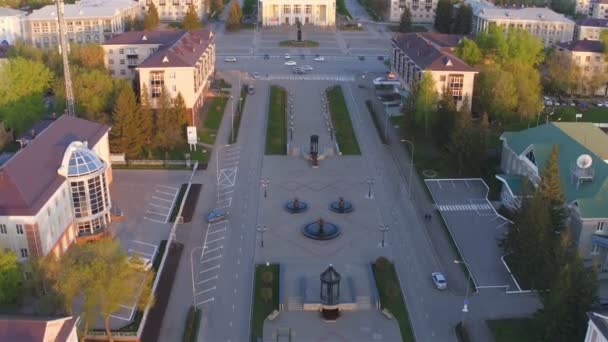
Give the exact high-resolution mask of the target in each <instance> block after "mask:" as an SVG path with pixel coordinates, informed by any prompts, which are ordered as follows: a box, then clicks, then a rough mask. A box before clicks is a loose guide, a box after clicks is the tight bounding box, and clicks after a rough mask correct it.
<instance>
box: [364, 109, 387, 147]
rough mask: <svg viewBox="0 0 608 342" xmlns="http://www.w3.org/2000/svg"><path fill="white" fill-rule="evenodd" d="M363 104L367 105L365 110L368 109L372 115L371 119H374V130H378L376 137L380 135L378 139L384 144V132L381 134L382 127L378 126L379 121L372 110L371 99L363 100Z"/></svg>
mask: <svg viewBox="0 0 608 342" xmlns="http://www.w3.org/2000/svg"><path fill="white" fill-rule="evenodd" d="M365 105H366V106H367V110H368V111H369V114H370V115H371V116H372V121H374V126H376V132H378V137H380V140H381V141H382V143H383V144H384V145H386V137H385V136H384V134H382V127H381V126H380V122H379V121H378V120H379V119H378V116H377V113H376V111H375V110H374V107H373V105H372V101H371V100H367V101H365Z"/></svg>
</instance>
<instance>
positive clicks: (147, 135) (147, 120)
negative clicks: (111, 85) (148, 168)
mask: <svg viewBox="0 0 608 342" xmlns="http://www.w3.org/2000/svg"><path fill="white" fill-rule="evenodd" d="M138 113H139V115H140V118H139V125H140V126H141V133H142V135H143V137H144V145H145V149H146V150H147V151H148V153H150V152H151V150H150V148H151V147H152V146H153V141H152V139H154V111H153V110H152V107H151V106H150V97H149V95H148V88H147V87H146V85H145V84H144V86H143V87H142V88H141V96H140V98H139V110H138Z"/></svg>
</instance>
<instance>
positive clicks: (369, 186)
mask: <svg viewBox="0 0 608 342" xmlns="http://www.w3.org/2000/svg"><path fill="white" fill-rule="evenodd" d="M375 182H376V181H375V180H374V179H373V178H370V177H367V186H368V190H367V198H372V186H373V185H374V183H375Z"/></svg>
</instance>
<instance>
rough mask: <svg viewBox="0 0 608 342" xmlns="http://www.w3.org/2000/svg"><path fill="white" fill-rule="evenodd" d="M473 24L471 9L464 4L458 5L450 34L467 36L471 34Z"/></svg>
mask: <svg viewBox="0 0 608 342" xmlns="http://www.w3.org/2000/svg"><path fill="white" fill-rule="evenodd" d="M472 23H473V8H472V7H471V5H469V4H466V3H460V7H459V8H458V11H456V16H455V17H454V23H453V25H452V33H455V34H469V33H471V29H472Z"/></svg>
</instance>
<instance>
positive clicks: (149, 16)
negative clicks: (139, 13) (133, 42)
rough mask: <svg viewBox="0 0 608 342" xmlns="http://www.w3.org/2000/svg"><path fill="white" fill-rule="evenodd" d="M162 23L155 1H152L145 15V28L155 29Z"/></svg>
mask: <svg viewBox="0 0 608 342" xmlns="http://www.w3.org/2000/svg"><path fill="white" fill-rule="evenodd" d="M159 24H160V17H159V16H158V9H157V8H156V5H154V1H151V2H150V6H149V7H148V11H147V12H146V14H145V15H144V30H154V29H156V28H157V27H158V25H159Z"/></svg>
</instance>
